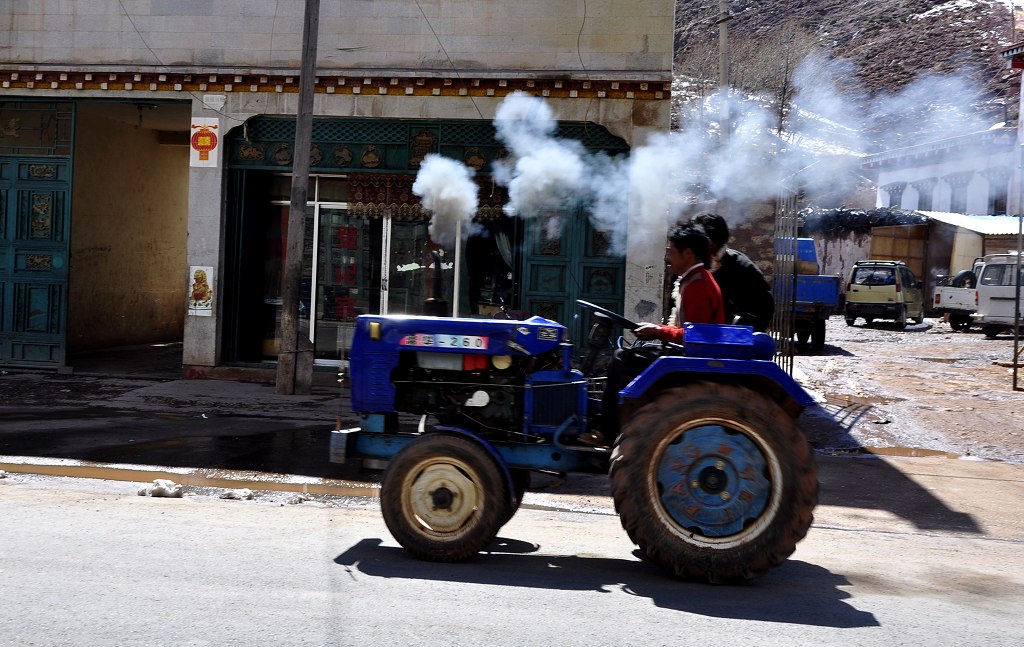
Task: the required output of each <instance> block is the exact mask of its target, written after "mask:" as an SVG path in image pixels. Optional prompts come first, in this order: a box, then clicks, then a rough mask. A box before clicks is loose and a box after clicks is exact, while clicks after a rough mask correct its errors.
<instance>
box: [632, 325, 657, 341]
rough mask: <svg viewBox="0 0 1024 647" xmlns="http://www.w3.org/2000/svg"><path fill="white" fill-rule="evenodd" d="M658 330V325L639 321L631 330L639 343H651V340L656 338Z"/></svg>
mask: <svg viewBox="0 0 1024 647" xmlns="http://www.w3.org/2000/svg"><path fill="white" fill-rule="evenodd" d="M658 328H660V326H658V324H652V323H648V322H646V321H641V322H640V324H639V325H638V326H637V327H636V328H634V329H633V334H634V335H636V338H637V339H639V340H641V341H651V340H652V339H657V338H658Z"/></svg>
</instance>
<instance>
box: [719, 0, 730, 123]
mask: <svg viewBox="0 0 1024 647" xmlns="http://www.w3.org/2000/svg"><path fill="white" fill-rule="evenodd" d="M718 90H719V93H720V94H721V95H722V125H721V129H722V141H725V140H726V139H728V138H729V117H730V114H729V100H728V99H729V0H718Z"/></svg>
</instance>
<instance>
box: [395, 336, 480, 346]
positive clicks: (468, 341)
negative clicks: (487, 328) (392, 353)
mask: <svg viewBox="0 0 1024 647" xmlns="http://www.w3.org/2000/svg"><path fill="white" fill-rule="evenodd" d="M487 341H488V338H487V337H477V336H476V335H444V334H438V335H430V334H426V333H416V334H414V335H406V336H405V337H402V339H401V341H399V342H398V343H399V345H400V346H417V347H430V348H464V349H466V350H487Z"/></svg>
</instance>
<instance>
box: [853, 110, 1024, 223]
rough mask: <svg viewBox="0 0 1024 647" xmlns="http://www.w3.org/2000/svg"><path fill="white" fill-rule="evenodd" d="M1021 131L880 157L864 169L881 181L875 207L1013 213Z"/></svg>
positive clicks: (1002, 129)
mask: <svg viewBox="0 0 1024 647" xmlns="http://www.w3.org/2000/svg"><path fill="white" fill-rule="evenodd" d="M1016 144H1017V130H1016V128H1013V127H1010V126H1002V125H1000V126H995V127H993V128H991V129H989V130H986V131H982V132H975V133H970V134H967V135H961V136H958V137H950V138H947V139H941V140H938V141H932V142H925V143H922V144H917V145H914V146H907V147H904V148H897V149H893V150H888V151H884V152H881V153H876V154H874V155H869V156H867V157H865V158H864V160H863V162H862V164H861V168H862V169H864V170H865V171H868V172H870V173H872V174H874V175H876V176H877V178H878V182H877V186H878V196H877V200H876V202H875V205H876V206H877V207H893V208H900V209H911V210H915V211H939V212H952V213H964V214H975V215H991V216H996V215H1006V214H1007V213H1009V211H1008V206H1009V198H1010V193H1011V183H1012V180H1013V177H1014V172H1015V170H1016V167H1017V161H1016V155H1017V146H1016Z"/></svg>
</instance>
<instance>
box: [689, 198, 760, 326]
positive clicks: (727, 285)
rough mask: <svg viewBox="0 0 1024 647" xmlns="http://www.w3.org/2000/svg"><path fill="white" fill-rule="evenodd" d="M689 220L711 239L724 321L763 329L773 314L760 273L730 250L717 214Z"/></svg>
mask: <svg viewBox="0 0 1024 647" xmlns="http://www.w3.org/2000/svg"><path fill="white" fill-rule="evenodd" d="M693 222H694V223H695V224H697V225H700V226H701V227H703V228H704V231H705V232H706V233H707V235H708V238H709V239H710V240H711V257H712V262H711V268H712V269H711V274H712V276H714V277H715V281H716V282H717V283H718V286H719V287H720V288H721V289H722V300H723V301H724V302H725V323H737V324H740V325H742V326H753V328H754V330H755V331H758V332H764V331H765V330H766V329H767V328H768V326H769V325H770V324H771V322H772V315H774V314H775V299H774V298H773V297H772V290H771V286H769V285H768V281H767V280H765V278H764V274H762V273H761V270H759V269H758V268H757V265H754V262H753V261H751V260H750V259H749V258H747V256H746V255H745V254H743V253H742V252H738V251H736V250H735V249H730V248H729V247H728V246H727V245H726V243H728V242H729V225H728V224H726V222H725V218H723V217H722V216H720V215H718V214H717V213H701V214H698V215H696V216H694V218H693Z"/></svg>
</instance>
